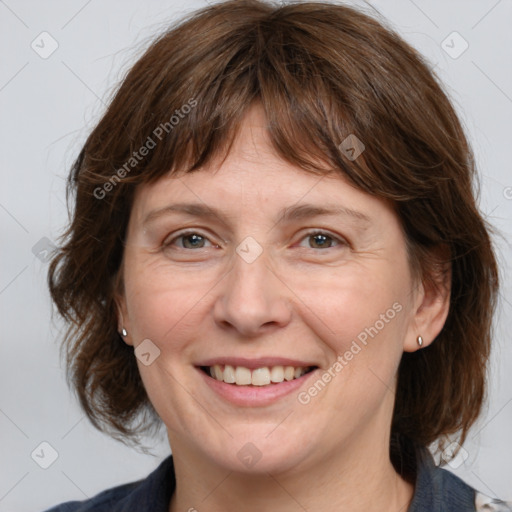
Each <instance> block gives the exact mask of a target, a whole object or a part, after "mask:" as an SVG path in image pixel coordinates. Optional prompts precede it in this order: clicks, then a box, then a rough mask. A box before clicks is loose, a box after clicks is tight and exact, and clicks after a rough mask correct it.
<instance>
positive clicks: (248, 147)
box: [133, 104, 392, 221]
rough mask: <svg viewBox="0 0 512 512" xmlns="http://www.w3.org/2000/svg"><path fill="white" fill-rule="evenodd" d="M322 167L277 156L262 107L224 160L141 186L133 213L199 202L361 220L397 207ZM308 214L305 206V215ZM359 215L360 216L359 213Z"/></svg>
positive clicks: (140, 215)
mask: <svg viewBox="0 0 512 512" xmlns="http://www.w3.org/2000/svg"><path fill="white" fill-rule="evenodd" d="M319 168H322V169H324V172H323V173H320V172H319V173H312V172H307V171H305V170H304V169H301V168H299V167H297V166H295V165H293V164H291V163H290V162H288V161H286V160H284V159H283V158H282V157H280V156H279V155H278V154H277V152H276V150H275V148H274V147H273V145H272V144H271V142H270V139H269V136H268V131H267V121H266V118H265V115H264V112H263V109H262V108H261V107H260V106H259V105H258V104H256V105H254V106H252V107H251V108H250V109H249V110H248V112H247V114H246V115H245V117H244V119H243V121H242V123H241V125H240V129H239V131H238V133H237V135H236V137H235V139H234V141H233V144H232V146H231V148H230V151H229V153H228V155H227V157H226V158H225V160H224V161H221V159H220V158H217V159H215V158H214V159H212V160H211V161H210V162H208V164H207V165H205V166H203V167H201V168H200V169H198V170H196V171H194V172H192V173H187V174H185V173H179V172H178V173H173V174H168V175H165V176H163V177H162V178H160V179H159V180H157V181H156V182H154V183H151V184H147V185H142V186H139V188H138V189H137V191H136V195H135V202H134V205H133V210H134V213H135V214H136V217H137V218H138V219H139V220H141V221H142V220H144V219H145V218H146V217H147V216H148V214H150V213H151V212H152V211H155V210H158V209H164V208H167V207H168V206H169V205H172V204H176V203H181V204H183V203H187V204H188V205H189V206H193V204H196V206H197V208H196V212H199V210H200V209H201V208H202V209H203V211H204V210H206V209H207V208H212V209H215V210H216V211H221V210H224V211H226V213H228V212H231V213H232V214H233V215H237V214H238V215H239V214H242V213H247V214H248V215H253V216H258V215H260V214H262V213H263V212H268V213H269V214H272V215H273V216H276V215H277V214H278V212H279V213H281V214H283V215H286V213H287V212H288V213H289V212H290V211H291V210H290V209H291V208H292V207H295V214H296V215H295V216H296V217H297V218H298V217H299V216H300V213H298V211H297V208H296V207H298V206H300V205H309V206H310V207H312V208H317V209H320V208H323V207H325V208H331V209H332V208H339V209H342V210H345V213H346V212H348V213H349V214H350V213H351V212H352V213H354V212H359V213H360V215H359V218H360V220H362V219H363V218H365V217H366V218H368V217H371V216H372V215H374V216H378V215H379V211H380V212H381V213H382V210H383V209H385V210H388V211H390V210H391V209H392V207H391V204H390V203H389V202H388V201H386V200H384V199H381V198H377V197H375V196H371V195H369V194H367V193H366V192H363V191H361V190H359V189H357V188H355V187H354V186H353V185H351V184H350V183H349V182H348V180H347V179H346V178H344V177H343V175H342V173H341V171H339V170H334V169H330V168H328V167H327V166H325V165H322V164H321V163H319ZM285 210H287V211H285ZM306 210H307V207H306V208H302V214H303V215H302V216H303V217H304V216H305V215H304V213H305V212H306ZM189 211H191V208H189ZM309 213H313V212H312V211H310V212H309ZM353 217H354V218H357V217H358V215H357V213H355V214H354V215H353Z"/></svg>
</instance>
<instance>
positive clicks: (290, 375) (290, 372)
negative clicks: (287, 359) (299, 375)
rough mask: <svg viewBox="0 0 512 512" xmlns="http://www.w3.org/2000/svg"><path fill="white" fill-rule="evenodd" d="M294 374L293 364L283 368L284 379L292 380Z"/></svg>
mask: <svg viewBox="0 0 512 512" xmlns="http://www.w3.org/2000/svg"><path fill="white" fill-rule="evenodd" d="M294 374H295V369H294V368H293V366H287V367H286V368H285V369H284V380H293V377H294Z"/></svg>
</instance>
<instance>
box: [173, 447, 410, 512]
mask: <svg viewBox="0 0 512 512" xmlns="http://www.w3.org/2000/svg"><path fill="white" fill-rule="evenodd" d="M353 444H354V443H353ZM177 446H179V447H180V448H179V449H177V450H173V458H174V468H175V473H176V491H175V493H174V495H173V497H172V499H171V503H170V508H169V512H178V511H191V512H193V511H194V510H197V511H198V512H200V511H202V510H208V511H209V512H235V511H239V510H244V511H246V512H256V511H260V510H265V509H268V505H269V503H272V509H273V510H275V511H276V512H292V511H293V512H296V511H297V510H301V509H302V510H324V511H340V510H349V511H351V512H354V511H365V512H373V511H375V512H377V511H378V512H381V511H382V510H394V511H397V512H400V511H401V512H405V511H406V510H407V509H408V507H409V504H410V502H411V500H412V497H413V493H414V487H413V486H412V485H411V484H409V483H407V482H406V481H405V480H403V479H402V478H401V477H400V476H399V475H398V474H397V473H396V471H395V470H394V468H393V466H392V464H391V461H390V459H389V454H388V451H389V450H388V447H387V446H381V447H380V449H379V447H378V446H375V445H366V446H364V447H362V448H361V447H359V446H352V447H349V448H348V449H340V450H338V451H334V452H333V453H331V455H330V456H328V457H325V456H324V457H322V459H321V460H319V462H318V463H316V464H315V463H311V464H310V463H304V464H303V465H301V467H300V468H294V469H293V470H292V471H287V472H284V473H264V474H247V473H235V472H232V471H226V470H222V469H221V468H219V466H218V465H216V464H215V463H214V461H211V460H208V459H206V457H204V456H202V457H201V456H200V455H199V454H196V453H193V452H192V451H189V450H187V449H186V448H185V449H183V447H184V445H183V444H181V445H177ZM356 455H357V456H356Z"/></svg>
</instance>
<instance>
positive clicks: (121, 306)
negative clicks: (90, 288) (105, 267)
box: [114, 269, 133, 346]
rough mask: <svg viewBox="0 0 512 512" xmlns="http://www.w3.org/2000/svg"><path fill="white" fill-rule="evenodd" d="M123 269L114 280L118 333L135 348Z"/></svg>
mask: <svg viewBox="0 0 512 512" xmlns="http://www.w3.org/2000/svg"><path fill="white" fill-rule="evenodd" d="M121 275H122V269H120V270H119V271H118V273H117V275H116V278H115V280H114V302H115V305H116V310H117V332H119V335H120V336H121V339H122V340H123V341H124V342H125V343H126V344H127V345H130V346H133V339H132V337H131V332H132V331H131V327H130V317H129V315H128V311H127V308H126V298H125V293H124V284H123V281H122V277H121ZM123 329H125V330H126V332H127V335H126V336H123V334H122V333H123Z"/></svg>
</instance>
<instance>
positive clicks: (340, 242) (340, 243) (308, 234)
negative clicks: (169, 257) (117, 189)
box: [163, 229, 349, 251]
mask: <svg viewBox="0 0 512 512" xmlns="http://www.w3.org/2000/svg"><path fill="white" fill-rule="evenodd" d="M190 235H199V236H200V237H201V238H203V239H205V240H208V241H210V240H209V239H208V237H206V236H204V235H202V234H201V233H200V232H199V231H194V230H189V231H184V232H183V233H180V234H178V235H177V236H175V237H174V238H173V239H172V240H170V241H169V242H164V243H163V248H168V247H170V246H172V245H173V243H174V242H175V241H176V240H179V239H180V238H185V237H187V236H190ZM314 235H324V236H327V237H328V238H330V239H331V240H333V241H335V242H337V245H335V246H333V247H327V249H334V247H338V246H348V245H349V244H348V242H347V241H345V240H344V239H342V238H339V237H337V236H335V235H332V234H331V233H329V232H328V231H321V230H318V229H316V230H311V231H308V232H306V233H304V236H303V237H302V238H301V240H304V239H305V238H308V237H311V236H314ZM210 243H211V242H210ZM179 249H181V250H184V251H193V250H194V249H187V248H185V247H179ZM199 249H205V247H199ZM308 249H311V250H315V248H314V247H309V248H308ZM318 250H321V251H325V250H326V249H323V248H319V249H318Z"/></svg>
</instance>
